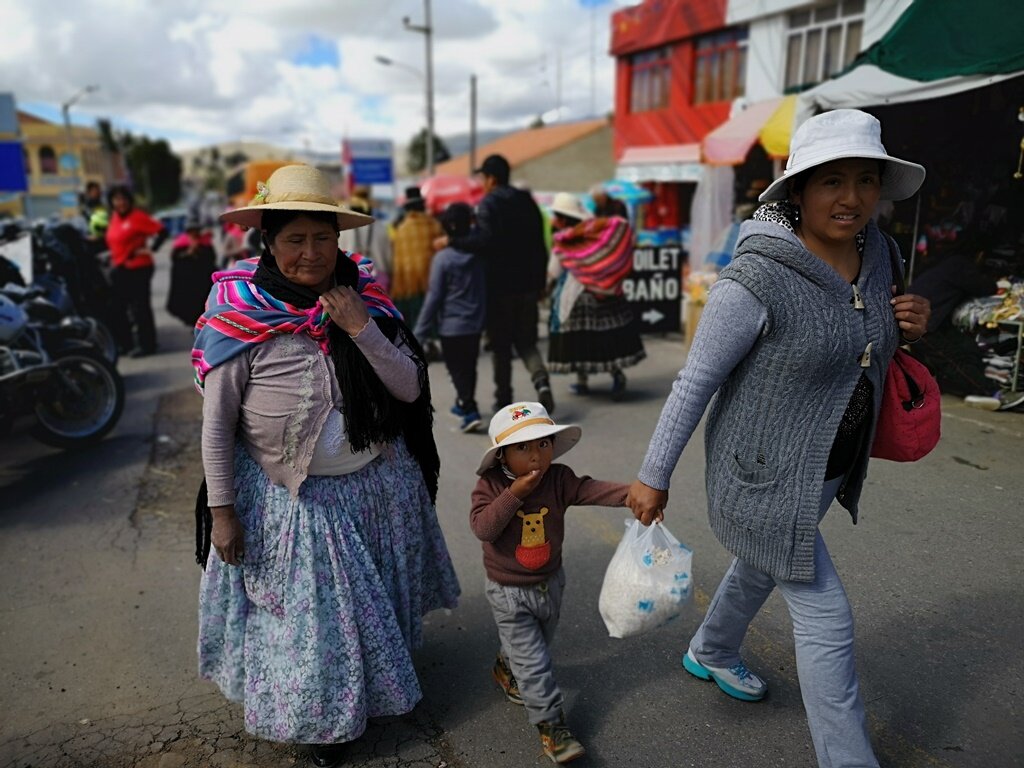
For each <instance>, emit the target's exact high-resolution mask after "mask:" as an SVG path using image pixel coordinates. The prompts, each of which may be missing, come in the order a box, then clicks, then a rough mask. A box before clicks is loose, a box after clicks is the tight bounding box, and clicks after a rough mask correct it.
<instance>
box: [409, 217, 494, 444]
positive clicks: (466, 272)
mask: <svg viewBox="0 0 1024 768" xmlns="http://www.w3.org/2000/svg"><path fill="white" fill-rule="evenodd" d="M472 225H473V209H472V208H470V207H469V206H468V205H466V204H465V203H452V204H451V205H449V206H448V207H447V208H445V210H444V213H442V214H441V226H442V227H444V230H445V232H447V233H448V235H449V237H455V236H460V235H463V234H466V233H467V232H469V230H470V228H471V227H472ZM484 281H485V275H484V262H483V260H482V259H481V258H480V257H479V256H476V255H474V254H472V253H467V252H465V251H460V250H457V249H455V248H452V247H451V246H448V247H447V248H445V249H443V250H441V251H439V252H438V253H437V254H436V255H435V256H434V260H433V261H432V262H431V264H430V279H429V282H428V285H427V295H426V298H425V299H424V300H423V308H422V309H421V310H420V314H419V318H418V319H417V321H416V328H415V329H414V330H413V333H414V334H415V335H416V338H417V339H419V340H420V343H425V342H426V341H427V339H428V338H429V337H430V334H431V332H432V331H433V329H434V326H435V323H436V325H437V328H438V335H439V336H440V337H441V354H442V355H443V356H444V364H445V367H446V368H447V369H448V374H449V375H450V376H451V377H452V384H453V385H454V386H455V396H456V400H455V406H454V407H453V408H452V413H453V414H455V416H457V417H458V418H459V419H460V424H459V428H460V429H461V430H462V431H463V432H474V431H476V429H477V427H479V426H480V412H479V410H478V409H477V406H476V360H477V357H478V356H479V354H480V334H481V333H482V332H483V329H484V311H485V305H484V294H485V290H486V288H485V283H484Z"/></svg>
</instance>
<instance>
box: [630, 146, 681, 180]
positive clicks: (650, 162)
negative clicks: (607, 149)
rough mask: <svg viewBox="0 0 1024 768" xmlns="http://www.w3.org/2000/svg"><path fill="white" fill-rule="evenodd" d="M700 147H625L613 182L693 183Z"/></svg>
mask: <svg viewBox="0 0 1024 768" xmlns="http://www.w3.org/2000/svg"><path fill="white" fill-rule="evenodd" d="M700 151H701V149H700V144H696V143H693V144H663V145H660V146H653V147H628V148H627V149H626V151H625V152H623V153H622V157H621V158H619V163H618V165H617V166H616V168H615V178H616V179H620V180H622V181H632V182H637V183H639V182H642V181H674V182H696V181H699V180H700V176H701V162H700Z"/></svg>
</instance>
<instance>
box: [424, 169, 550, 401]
mask: <svg viewBox="0 0 1024 768" xmlns="http://www.w3.org/2000/svg"><path fill="white" fill-rule="evenodd" d="M509 170H510V169H509V164H508V160H506V159H505V158H504V157H502V156H501V155H489V156H488V157H487V158H486V159H485V160H484V162H483V164H482V165H481V166H480V167H479V168H477V169H476V170H475V171H474V173H478V174H480V175H482V176H483V186H484V191H485V192H486V193H487V194H486V196H485V197H484V199H483V200H481V201H480V204H479V205H478V206H477V211H476V226H475V227H474V228H473V229H472V230H471V231H470V232H469V233H468V234H465V235H462V236H457V237H456V236H450V235H447V236H444V237H439V238H438V239H437V240H435V241H434V245H435V247H436V248H446V247H448V246H449V245H451V246H452V247H454V248H456V249H458V250H460V251H468V252H470V253H476V254H479V255H481V256H483V257H484V263H485V264H486V268H487V336H488V338H489V339H490V342H491V353H492V357H493V361H494V409H495V410H498V409H499V408H501V407H503V406H505V405H508V404H509V403H511V402H512V401H513V396H512V349H513V347H514V348H515V351H516V353H517V354H518V355H519V357H520V358H522V360H523V364H524V365H525V366H526V370H527V371H529V373H530V378H531V379H532V381H533V386H534V388H535V389H536V390H537V400H539V401H540V402H541V403H542V404H543V405H544V407H545V408H547V410H548V413H551V412H552V411H554V408H555V401H554V397H553V396H552V394H551V383H550V381H549V379H548V371H547V368H545V367H544V358H543V357H542V356H541V354H540V352H539V351H537V321H538V313H537V305H538V303H539V302H540V298H541V295H542V293H543V291H544V283H545V280H546V276H547V261H548V251H547V245H546V244H545V242H544V222H543V218H542V217H541V212H540V209H539V208H538V207H537V203H535V202H534V200H533V197H532V196H531V195H530V193H529V192H525V191H523V190H520V189H516V188H515V187H512V186H509V183H508V181H509Z"/></svg>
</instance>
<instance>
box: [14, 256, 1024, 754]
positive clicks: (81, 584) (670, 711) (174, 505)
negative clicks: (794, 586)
mask: <svg viewBox="0 0 1024 768" xmlns="http://www.w3.org/2000/svg"><path fill="white" fill-rule="evenodd" d="M165 283H166V271H165V270H164V271H161V272H158V275H157V286H156V294H157V296H158V297H159V296H161V295H162V290H163V287H164V285H165ZM155 303H157V304H159V303H162V301H161V299H159V298H158V299H156V300H155ZM158 322H159V325H160V339H161V352H160V354H158V355H156V356H154V357H151V358H146V359H143V360H124V361H122V363H121V370H122V372H123V373H124V375H125V378H126V385H127V388H128V391H129V400H128V404H127V407H126V409H125V414H124V416H123V418H122V420H121V423H120V424H119V426H118V428H117V429H116V430H115V432H114V433H113V434H112V435H110V436H109V437H108V438H107V439H106V440H105V441H103V443H102V444H100V445H99V446H97V447H95V448H93V449H91V450H89V451H88V452H83V453H62V452H58V451H54V450H51V449H49V448H46V447H45V446H42V445H39V444H36V443H33V442H31V440H30V438H29V437H28V435H27V434H26V432H25V430H24V429H21V430H19V431H18V433H17V434H16V435H14V436H13V437H9V438H7V439H5V440H4V441H2V442H0V585H2V587H3V589H2V591H0V767H2V766H17V768H28V767H29V766H33V767H35V768H44V767H45V768H53V767H57V766H140V767H141V768H179V767H180V766H209V765H213V766H239V767H240V768H250V767H251V766H261V767H262V766H279V765H281V766H283V765H293V764H303V762H304V760H305V757H304V756H303V753H302V752H301V750H298V749H295V748H290V747H282V746H278V745H271V744H267V743H265V742H260V741H258V740H255V739H252V738H249V737H247V736H246V735H245V734H244V730H243V728H242V723H241V713H240V709H239V708H238V707H236V706H234V705H230V704H227V703H226V702H225V701H224V700H223V699H222V698H221V697H220V695H219V694H218V693H217V692H216V690H215V689H214V688H213V686H211V685H210V684H208V683H204V682H202V681H199V680H197V679H196V672H195V632H196V590H197V584H198V580H199V573H200V572H199V569H198V568H197V567H196V566H195V564H194V562H193V558H192V552H193V549H194V542H193V534H192V514H193V513H192V499H193V498H194V488H195V480H196V478H197V477H198V471H199V470H198V467H197V461H198V458H197V453H196V451H197V445H198V442H197V441H198V432H197V430H198V414H199V398H198V396H196V395H195V394H194V393H192V392H190V391H189V390H190V387H191V384H190V380H191V373H190V369H189V366H188V358H187V349H188V344H189V338H190V336H189V333H188V331H187V329H185V328H184V327H183V326H181V325H178V324H175V323H174V321H173V320H171V319H170V318H168V317H167V316H166V315H165V314H163V313H162V312H161V313H159V314H158ZM648 352H649V355H650V357H649V358H648V360H646V361H645V362H644V363H643V364H641V366H639V367H638V368H635V369H632V370H630V371H629V372H628V373H629V375H630V385H629V392H628V397H627V399H626V400H625V401H624V402H622V403H613V402H612V401H611V400H610V398H609V397H608V396H607V392H606V389H605V391H604V392H602V387H605V388H607V386H608V382H606V381H605V382H602V381H601V380H600V377H596V378H595V380H594V381H593V384H594V388H595V389H596V390H597V393H596V394H594V395H592V396H590V397H588V398H575V397H573V396H572V395H569V394H568V392H567V384H568V380H567V379H564V378H563V379H556V386H555V391H556V398H557V399H558V408H557V412H556V416H557V418H558V419H559V420H560V421H575V422H577V423H579V424H581V425H582V426H583V439H582V441H581V442H580V444H579V445H578V446H577V447H576V448H575V449H573V451H572V452H570V453H569V454H567V455H566V456H565V461H566V463H569V464H570V465H571V466H572V467H573V468H574V469H575V470H576V471H577V472H581V473H588V474H591V475H593V476H595V477H599V478H604V479H612V480H620V481H629V480H631V479H632V478H633V476H634V475H635V473H636V469H637V467H638V465H639V462H640V461H641V459H642V456H643V453H644V450H645V448H646V444H647V439H648V438H649V436H650V432H651V430H652V428H653V425H654V423H655V421H656V420H657V417H658V413H659V412H660V408H661V403H662V402H663V400H664V396H665V394H666V393H667V391H668V388H669V386H670V385H671V381H672V379H673V377H674V374H675V372H676V370H677V369H678V367H679V365H680V364H681V363H682V361H683V358H684V348H683V346H682V343H681V341H680V340H679V338H678V337H668V338H663V339H650V340H649V341H648ZM431 376H432V381H433V389H434V392H435V402H436V404H437V406H438V411H439V415H438V424H437V428H436V436H437V440H438V444H439V448H440V452H441V455H442V461H443V469H442V478H441V488H440V494H439V501H438V513H439V516H440V518H441V522H442V526H443V528H444V530H445V534H446V536H447V539H448V542H449V546H450V548H451V551H452V554H453V557H454V560H455V562H456V565H457V568H458V573H459V577H460V580H461V583H462V588H463V597H462V600H461V603H460V606H459V607H458V609H456V610H455V611H453V612H450V613H445V612H437V613H434V614H431V615H430V616H428V617H427V620H426V632H425V635H426V642H425V646H424V648H423V649H422V650H421V651H420V652H419V654H418V655H417V664H418V667H419V669H420V672H421V678H422V682H423V688H424V692H425V698H424V700H423V702H422V704H421V705H420V706H419V707H418V708H417V710H416V711H415V712H414V713H413V714H412V715H410V716H408V717H406V718H402V719H399V720H397V721H394V722H391V723H388V724H381V725H374V726H371V727H370V729H369V730H368V732H367V734H366V736H365V737H364V738H363V739H362V740H360V742H358V743H357V744H355V745H354V746H353V749H352V752H351V755H350V764H352V765H360V766H424V767H426V766H433V768H439V766H442V765H444V766H470V767H473V768H491V767H492V766H493V767H494V768H505V767H506V766H523V765H543V764H546V763H547V760H546V758H544V757H543V755H542V754H541V751H540V746H539V742H538V740H537V736H536V733H535V731H534V730H533V729H532V728H531V727H530V726H529V725H528V724H527V722H526V718H525V714H524V713H523V711H522V709H520V708H517V707H515V706H513V705H511V704H508V703H507V702H506V701H505V700H504V698H503V697H502V696H501V695H500V694H499V692H498V689H497V688H496V686H495V685H494V684H493V682H492V681H491V678H490V673H489V670H490V665H491V663H492V662H493V657H494V652H495V650H496V646H497V636H496V632H495V630H494V627H493V622H492V620H491V618H490V614H489V610H488V608H487V605H486V602H485V600H484V598H483V590H482V583H483V569H482V565H481V561H480V547H479V543H478V542H477V541H476V540H475V539H474V538H473V536H472V534H471V532H470V530H469V526H468V501H469V494H470V491H471V489H472V486H473V483H474V481H475V475H474V474H473V471H472V468H473V467H474V466H475V465H476V463H477V462H478V460H479V456H480V454H481V453H482V452H483V451H484V449H485V448H486V445H487V439H486V436H484V435H482V434H478V435H462V434H461V433H458V432H457V431H455V429H454V422H453V421H451V420H449V419H448V417H447V415H446V411H447V407H448V406H449V405H450V401H451V399H452V391H451V387H450V385H449V384H448V382H447V380H446V377H445V375H444V371H443V368H442V367H441V366H440V365H439V364H438V365H434V366H432V368H431ZM489 377H490V365H489V362H488V361H487V359H486V358H481V365H480V378H481V385H480V387H479V396H480V400H481V402H482V403H487V402H489V400H490V397H489V393H490V386H489ZM516 387H517V393H518V394H519V395H520V396H525V395H527V394H528V393H529V388H528V385H527V380H526V377H525V373H524V371H523V370H521V366H520V367H519V368H517V369H516ZM943 405H944V422H943V431H944V436H943V440H942V442H941V443H940V444H939V446H938V448H937V449H936V450H935V452H934V453H933V454H932V455H931V456H929V457H927V458H926V459H924V460H923V461H921V462H918V463H917V464H914V465H906V466H901V465H895V464H891V463H886V462H876V463H875V464H874V465H873V467H872V470H871V473H870V475H869V482H868V486H867V488H866V490H865V494H864V498H863V501H862V513H861V521H860V523H859V524H858V525H857V526H856V527H854V526H852V525H851V524H850V521H849V517H848V516H847V515H846V513H845V511H843V510H842V509H841V508H839V507H838V506H836V507H834V508H833V510H832V511H831V512H830V513H829V515H828V516H827V517H826V519H825V521H824V523H823V532H824V535H825V538H826V541H827V542H828V544H829V548H830V550H831V552H832V555H833V558H834V559H835V561H836V564H837V567H838V569H839V572H840V574H841V575H842V577H843V580H844V583H845V585H846V589H847V592H848V593H849V596H850V600H851V602H852V604H853V606H854V614H855V616H856V619H857V630H856V631H857V652H858V666H859V669H860V675H861V686H862V692H863V695H864V698H865V701H866V703H867V709H868V713H869V720H870V726H871V730H872V735H873V739H874V741H875V744H876V748H877V751H878V753H879V756H880V759H881V760H882V763H883V765H886V766H900V767H901V768H902V767H903V766H929V767H932V766H949V767H951V768H952V767H957V768H959V767H961V766H979V767H981V766H985V767H986V768H988V767H996V768H1001V767H1002V766H1017V765H1024V735H1022V728H1021V720H1020V710H1021V693H1020V692H1021V690H1024V687H1022V685H1021V683H1022V674H1024V658H1022V654H1021V653H1020V637H1021V636H1022V634H1024V607H1022V606H1024V599H1022V597H1021V589H1022V586H1024V579H1022V571H1024V567H1022V558H1021V542H1022V541H1024V536H1022V533H1024V530H1022V529H1024V516H1022V515H1021V512H1022V511H1024V503H1022V501H1021V499H1022V498H1024V473H1022V471H1021V465H1022V457H1024V417H1022V416H1021V415H1020V414H1013V413H1008V414H1006V413H1004V414H1000V413H986V412H979V411H973V410H970V409H967V408H965V407H964V406H963V405H962V404H960V403H959V402H957V401H956V400H953V399H951V398H947V399H946V400H945V401H944V404H943ZM700 437H701V435H700V434H698V435H697V436H696V437H695V439H694V441H693V442H692V444H691V446H690V447H688V448H687V450H686V452H685V453H684V455H683V459H682V461H681V462H680V465H679V468H678V469H677V471H676V474H675V476H674V478H673V486H672V495H671V501H670V504H669V508H668V511H667V516H666V523H667V525H668V527H669V528H670V529H671V530H672V531H673V533H675V535H676V536H677V537H679V538H680V539H682V540H683V541H685V542H686V543H687V544H689V545H690V546H691V547H692V548H693V549H694V552H695V555H694V573H695V584H696V592H695V598H694V601H693V603H692V604H691V605H689V606H688V607H687V610H686V611H685V613H684V615H683V616H682V617H681V618H680V619H678V620H676V621H675V622H673V623H672V624H670V625H668V626H666V627H663V628H662V629H660V630H657V631H655V632H652V633H650V634H647V635H644V636H641V637H637V638H631V639H627V640H614V639H611V638H609V637H608V636H607V633H606V631H605V629H604V626H603V624H602V622H601V619H600V616H599V615H598V611H597V596H598V592H599V590H600V586H601V579H602V576H603V573H604V569H605V567H606V566H607V563H608V560H609V559H610V557H611V554H612V552H613V551H614V548H615V545H616V543H617V542H618V539H619V536H620V534H621V531H622V521H623V520H624V519H625V517H626V516H627V515H628V512H627V511H625V510H617V509H594V508H580V509H576V510H574V511H573V512H572V513H571V514H570V517H569V519H568V522H567V541H566V549H565V567H566V571H567V574H568V587H567V593H566V600H565V605H564V608H563V615H562V621H561V625H560V628H559V632H558V638H557V640H556V644H555V646H554V656H555V663H556V670H557V673H558V679H559V682H560V684H561V686H562V688H563V690H564V692H565V694H566V700H567V714H568V718H569V722H570V723H571V725H572V726H573V728H574V729H575V731H576V733H577V735H578V736H579V737H580V738H581V740H582V741H583V742H584V743H585V744H586V746H587V748H588V755H587V757H586V758H584V760H582V761H581V762H580V763H578V764H580V765H592V766H619V765H636V766H645V767H649V768H661V767H662V766H666V767H667V766H673V767H674V766H707V767H709V768H715V767H718V766H721V767H723V768H726V767H728V768H732V767H734V766H811V765H813V764H814V757H813V751H812V749H811V745H810V738H809V735H808V733H807V728H806V724H805V720H804V715H803V709H802V705H801V701H800V692H799V687H798V683H797V678H796V672H795V664H794V659H793V649H792V639H791V627H790V623H789V619H788V615H787V612H786V609H785V606H784V604H783V603H782V601H781V600H780V599H779V598H778V597H773V598H771V599H770V600H769V602H768V604H767V605H766V607H765V609H764V610H763V611H762V613H761V615H760V616H759V617H758V618H757V619H756V621H755V622H754V624H753V626H752V628H751V632H750V635H749V636H748V640H747V644H746V648H745V655H746V658H747V661H748V663H749V665H750V666H751V667H752V668H754V669H755V670H757V671H758V672H760V673H761V674H762V675H763V676H764V677H766V678H767V680H768V681H769V684H770V686H771V692H770V694H769V697H768V698H767V699H766V700H765V701H764V702H762V703H759V704H745V703H741V702H737V701H733V700H731V699H729V698H727V697H726V696H724V695H723V694H721V693H720V692H719V691H718V690H717V689H716V688H715V687H714V686H712V685H711V684H706V683H701V682H699V681H697V680H695V679H693V678H691V677H690V676H689V675H687V674H686V673H685V672H683V671H682V670H681V668H680V666H679V658H680V654H681V653H682V652H683V650H685V646H686V642H687V640H688V638H689V636H690V634H691V633H692V631H693V630H694V629H695V627H696V625H697V623H698V622H699V620H700V618H701V615H702V610H703V609H704V608H705V607H706V605H707V601H708V598H709V595H710V594H711V593H712V592H713V591H714V589H715V587H716V585H717V583H718V580H719V579H720V577H721V575H722V573H723V572H724V570H725V568H726V567H727V565H728V561H729V556H728V555H727V554H726V553H725V551H724V550H722V548H721V547H720V546H719V545H718V544H717V542H716V541H715V539H714V537H713V535H712V534H711V532H710V530H709V528H708V525H707V522H706V519H705V511H704V491H703V472H702V469H703V455H702V454H703V451H702V440H701V439H700Z"/></svg>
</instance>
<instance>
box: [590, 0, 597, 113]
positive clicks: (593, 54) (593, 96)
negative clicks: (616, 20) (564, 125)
mask: <svg viewBox="0 0 1024 768" xmlns="http://www.w3.org/2000/svg"><path fill="white" fill-rule="evenodd" d="M596 18H597V6H596V5H592V6H590V116H591V117H593V116H594V115H596V114H597V90H596V87H597V85H596V84H597V46H596V42H595V39H594V38H595V37H596V34H595V30H596V27H597V24H596Z"/></svg>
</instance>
